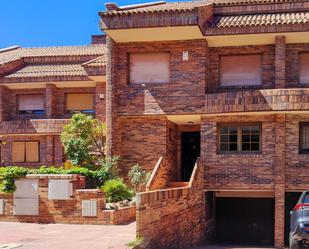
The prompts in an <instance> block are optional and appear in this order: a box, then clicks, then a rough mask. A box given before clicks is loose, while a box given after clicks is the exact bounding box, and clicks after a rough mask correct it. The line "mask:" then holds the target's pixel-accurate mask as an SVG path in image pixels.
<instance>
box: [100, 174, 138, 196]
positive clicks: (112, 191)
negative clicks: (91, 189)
mask: <svg viewBox="0 0 309 249" xmlns="http://www.w3.org/2000/svg"><path fill="white" fill-rule="evenodd" d="M102 191H103V192H104V193H105V195H106V199H107V201H108V202H118V201H123V200H131V199H132V197H133V192H132V190H131V189H129V187H128V186H127V185H126V184H124V183H123V181H122V180H120V179H114V180H108V181H106V182H105V183H104V185H103V186H102Z"/></svg>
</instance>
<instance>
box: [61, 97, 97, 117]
mask: <svg viewBox="0 0 309 249" xmlns="http://www.w3.org/2000/svg"><path fill="white" fill-rule="evenodd" d="M66 110H67V112H68V113H76V112H82V113H86V114H93V113H94V95H93V93H68V94H67V95H66Z"/></svg>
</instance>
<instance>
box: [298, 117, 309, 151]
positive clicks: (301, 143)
mask: <svg viewBox="0 0 309 249" xmlns="http://www.w3.org/2000/svg"><path fill="white" fill-rule="evenodd" d="M304 126H309V122H300V123H299V145H298V146H299V154H309V149H307V150H306V149H304V148H303V136H302V134H303V127H304Z"/></svg>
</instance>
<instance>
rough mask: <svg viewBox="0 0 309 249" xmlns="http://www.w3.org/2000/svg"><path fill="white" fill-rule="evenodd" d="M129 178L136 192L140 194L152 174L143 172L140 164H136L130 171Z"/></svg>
mask: <svg viewBox="0 0 309 249" xmlns="http://www.w3.org/2000/svg"><path fill="white" fill-rule="evenodd" d="M128 177H129V180H130V182H131V184H132V185H133V186H134V190H135V192H140V191H141V189H142V187H143V186H145V185H146V184H147V182H148V179H149V177H150V172H147V171H146V170H143V169H142V167H141V166H140V165H139V164H135V165H133V167H132V168H131V170H130V171H129V173H128Z"/></svg>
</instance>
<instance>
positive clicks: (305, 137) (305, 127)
mask: <svg viewBox="0 0 309 249" xmlns="http://www.w3.org/2000/svg"><path fill="white" fill-rule="evenodd" d="M299 128H300V129H299V130H300V136H299V147H300V152H301V153H309V123H301V124H300V127H299Z"/></svg>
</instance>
